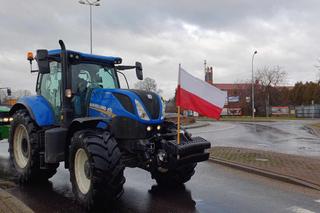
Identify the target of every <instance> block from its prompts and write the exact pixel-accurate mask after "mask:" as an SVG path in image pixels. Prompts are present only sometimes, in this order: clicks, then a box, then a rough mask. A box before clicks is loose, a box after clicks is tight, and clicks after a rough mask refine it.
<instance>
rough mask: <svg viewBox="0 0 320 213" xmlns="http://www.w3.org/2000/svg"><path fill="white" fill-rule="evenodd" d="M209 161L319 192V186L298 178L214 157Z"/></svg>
mask: <svg viewBox="0 0 320 213" xmlns="http://www.w3.org/2000/svg"><path fill="white" fill-rule="evenodd" d="M209 160H210V161H212V162H213V163H217V164H221V165H224V166H229V167H232V168H235V169H239V170H243V171H246V172H250V173H253V174H257V175H261V176H265V177H268V178H272V179H276V180H280V181H284V182H287V183H291V184H295V185H300V186H306V187H309V188H311V189H316V190H319V191H320V186H319V185H316V184H313V183H309V182H308V181H305V180H301V179H298V178H295V177H292V176H286V175H280V174H277V173H274V172H270V171H266V170H263V169H258V168H254V167H250V166H244V165H241V164H238V163H234V162H230V161H226V160H222V159H218V158H214V157H209Z"/></svg>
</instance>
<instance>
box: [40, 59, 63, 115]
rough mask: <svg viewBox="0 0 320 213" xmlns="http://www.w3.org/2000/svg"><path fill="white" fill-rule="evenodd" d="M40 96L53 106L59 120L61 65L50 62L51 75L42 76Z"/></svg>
mask: <svg viewBox="0 0 320 213" xmlns="http://www.w3.org/2000/svg"><path fill="white" fill-rule="evenodd" d="M39 88H40V91H39V93H40V95H42V96H43V97H44V98H45V99H46V100H47V101H48V102H49V103H50V104H51V106H52V109H53V111H54V113H55V115H56V118H57V119H58V118H59V117H60V111H61V64H60V63H58V62H56V61H52V62H50V73H46V74H41V76H40V87H39Z"/></svg>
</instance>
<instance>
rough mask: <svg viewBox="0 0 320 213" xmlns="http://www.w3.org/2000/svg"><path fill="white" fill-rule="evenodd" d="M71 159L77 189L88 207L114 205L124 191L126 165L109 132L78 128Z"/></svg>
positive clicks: (75, 188)
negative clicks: (112, 203)
mask: <svg viewBox="0 0 320 213" xmlns="http://www.w3.org/2000/svg"><path fill="white" fill-rule="evenodd" d="M69 162H70V167H69V168H70V181H71V184H72V190H73V193H74V195H75V197H76V199H77V200H78V202H79V203H80V204H82V205H83V206H84V207H86V208H87V209H92V208H93V207H94V206H95V207H99V206H101V205H102V206H105V205H110V204H111V202H112V201H114V200H116V199H118V198H119V197H120V196H121V195H122V193H123V184H124V182H125V178H124V176H123V170H124V165H123V163H122V161H121V152H120V150H119V148H118V146H117V142H116V141H115V139H114V138H113V137H112V136H111V135H110V133H109V132H106V131H101V130H81V131H78V132H76V133H75V134H74V136H73V137H72V139H71V146H70V159H69Z"/></svg>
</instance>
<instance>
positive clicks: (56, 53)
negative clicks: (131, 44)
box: [48, 49, 122, 64]
mask: <svg viewBox="0 0 320 213" xmlns="http://www.w3.org/2000/svg"><path fill="white" fill-rule="evenodd" d="M67 52H68V54H75V55H79V56H80V58H81V61H94V62H99V63H107V64H121V62H122V59H121V58H120V57H113V56H100V55H92V54H87V53H81V52H76V51H73V50H67ZM60 53H61V49H57V50H50V51H48V54H49V56H50V57H60Z"/></svg>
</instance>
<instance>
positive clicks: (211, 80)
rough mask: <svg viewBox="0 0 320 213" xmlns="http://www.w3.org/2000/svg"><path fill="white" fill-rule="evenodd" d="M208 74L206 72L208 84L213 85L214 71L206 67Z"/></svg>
mask: <svg viewBox="0 0 320 213" xmlns="http://www.w3.org/2000/svg"><path fill="white" fill-rule="evenodd" d="M205 69H206V72H205V77H204V78H205V81H206V82H208V83H209V84H213V69H212V67H206V68H205Z"/></svg>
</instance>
